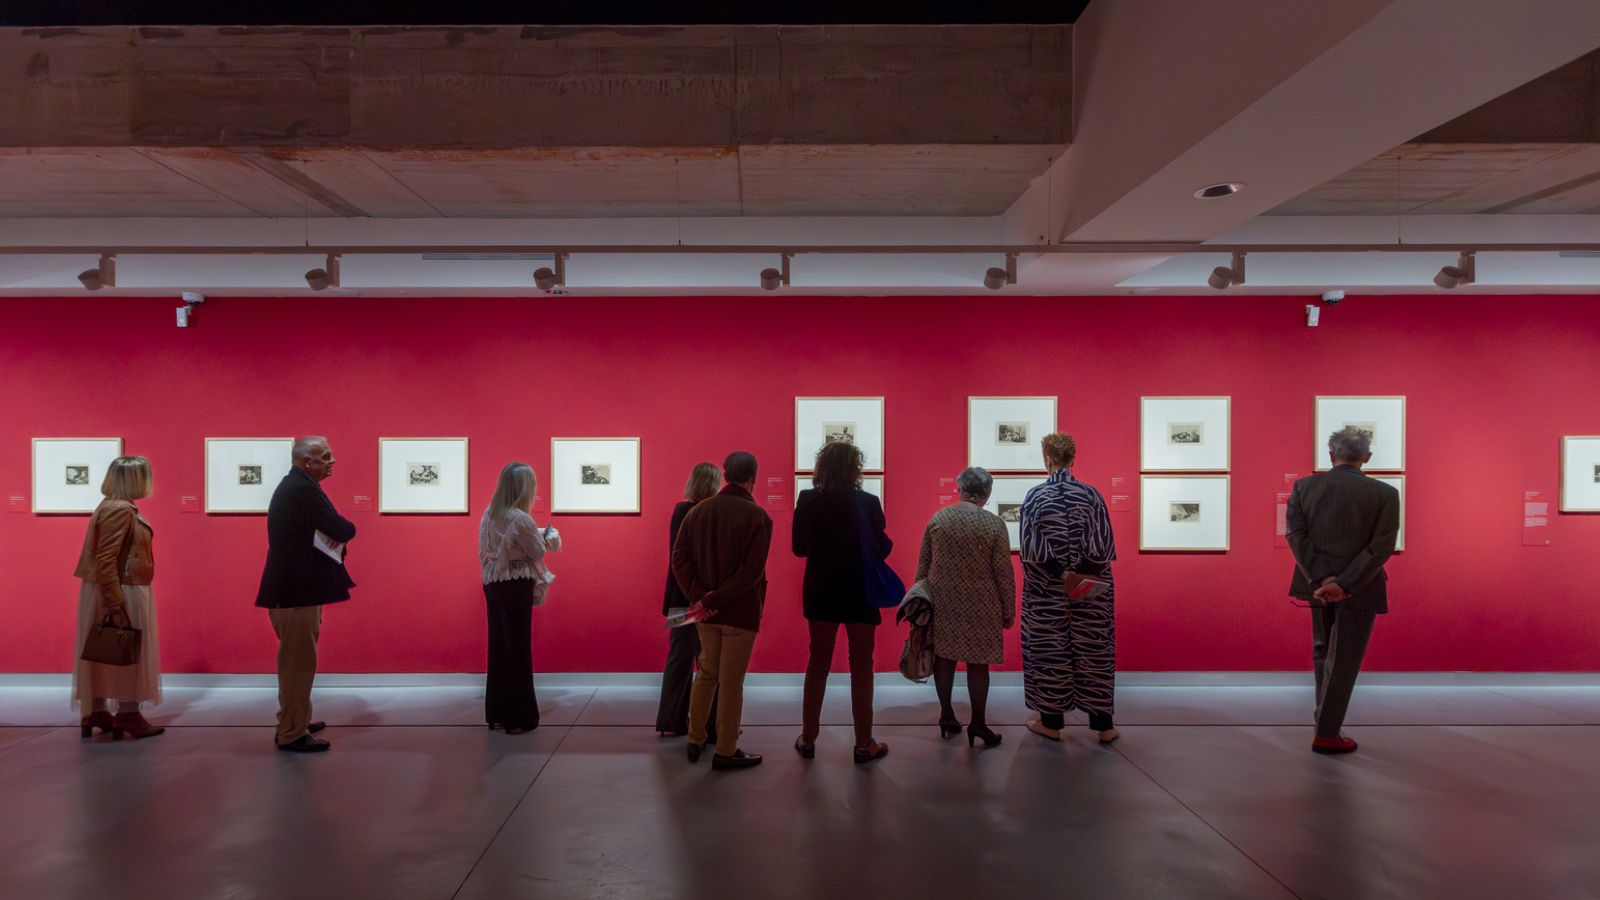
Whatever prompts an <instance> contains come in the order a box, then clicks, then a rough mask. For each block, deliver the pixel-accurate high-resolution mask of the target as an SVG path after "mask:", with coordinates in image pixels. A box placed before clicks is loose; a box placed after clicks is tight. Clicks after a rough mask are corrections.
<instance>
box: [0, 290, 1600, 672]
mask: <svg viewBox="0 0 1600 900" xmlns="http://www.w3.org/2000/svg"><path fill="white" fill-rule="evenodd" d="M1304 303H1305V299H1304V298H1302V297H1283V298H1262V297H1237V296H1232V297H1230V296H1204V297H1183V298H1151V297H1104V298H1029V297H1021V298H1014V297H982V298H971V297H966V298H798V297H783V296H773V297H761V298H716V299H661V298H652V299H636V298H605V297H585V296H570V297H561V298H555V297H536V298H531V299H438V300H428V299H412V298H406V299H369V298H322V297H319V298H316V299H300V298H296V299H230V298H215V299H213V300H212V301H210V302H208V303H207V304H206V305H205V307H204V308H203V309H201V310H200V311H199V315H198V316H197V317H196V323H195V326H194V327H192V328H189V329H187V330H180V329H178V328H175V327H173V315H172V309H173V307H174V306H175V305H176V303H175V301H174V300H173V299H171V298H159V299H126V298H102V297H89V296H85V297H71V298H48V299H37V300H33V299H0V404H3V405H0V498H4V499H5V500H6V501H8V502H7V505H8V507H9V508H8V509H7V510H5V511H0V571H3V572H4V573H5V577H6V581H7V597H8V600H7V614H6V627H5V628H4V629H3V630H0V671H7V672H54V671H63V670H65V669H66V668H67V667H68V665H69V661H70V659H71V658H72V656H73V647H72V644H73V634H74V615H75V612H74V610H75V604H76V587H77V585H76V582H75V581H74V580H73V578H72V569H73V564H74V562H75V561H76V557H77V553H78V549H79V546H80V543H81V541H82V538H83V532H84V527H85V524H86V521H87V520H86V518H85V517H83V516H36V515H33V514H31V513H29V512H27V508H28V504H27V500H26V498H27V496H28V493H29V490H30V487H29V485H30V480H29V468H30V451H29V439H30V437H33V436H41V437H45V436H49V437H58V436H118V435H120V436H122V437H123V438H125V442H126V448H127V451H128V452H131V453H142V454H145V455H147V456H149V457H150V458H151V460H152V461H153V463H154V466H155V473H156V494H155V495H154V496H153V497H151V498H150V499H149V500H147V501H144V502H143V503H142V504H141V509H142V510H143V511H144V512H145V514H146V516H147V517H148V518H149V519H150V520H151V522H152V523H153V524H154V527H155V533H156V543H155V547H156V555H157V579H156V596H157V599H158V604H159V615H160V621H161V630H162V653H163V667H164V669H165V670H166V671H168V672H264V671H270V670H271V668H272V660H273V657H272V654H273V648H274V643H273V640H272V635H271V632H270V629H269V627H268V625H267V621H266V615H265V614H264V613H262V612H261V611H260V610H258V609H255V608H254V607H253V606H252V602H253V600H254V596H255V588H256V583H257V579H258V577H259V575H260V570H261V563H262V559H263V557H264V554H265V522H264V518H263V517H261V516H208V515H204V514H191V513H188V512H185V511H182V510H181V509H180V502H179V497H180V496H185V495H187V496H201V495H202V494H203V487H204V486H203V476H202V459H203V438H205V437H207V436H212V437H229V436H232V437H258V436H276V435H291V434H294V433H298V432H308V431H311V432H320V433H323V434H326V435H328V436H329V437H330V438H331V441H332V444H333V446H334V449H335V451H336V453H337V454H338V457H339V460H340V463H339V467H338V471H337V473H336V474H335V476H334V477H333V479H332V480H330V481H328V482H327V483H326V484H325V487H326V488H327V489H328V491H329V493H330V495H331V496H332V497H333V500H334V502H335V503H336V504H337V505H338V506H339V507H340V508H341V509H342V510H344V511H345V512H346V513H347V514H348V515H349V516H350V517H351V518H352V519H354V520H355V521H356V523H357V526H358V528H359V529H360V534H359V535H358V537H357V539H356V541H355V542H354V543H353V545H352V549H351V557H350V568H351V570H352V572H353V574H354V576H355V578H356V580H357V581H358V582H359V583H360V587H359V588H357V590H356V592H355V598H354V599H353V600H352V601H351V602H349V603H345V604H340V605H338V606H335V607H330V609H329V613H328V620H327V625H326V627H325V630H324V642H323V657H322V669H323V670H324V671H328V672H457V671H468V672H472V671H482V669H483V658H484V616H483V608H482V603H483V601H482V594H481V592H480V588H479V586H478V584H477V581H476V576H477V570H476V559H475V552H476V551H475V544H476V533H477V521H478V516H479V515H480V514H481V513H482V510H483V508H484V506H485V505H486V503H487V499H488V496H489V493H490V491H491V489H492V487H493V484H494V479H495V476H496V474H497V472H498V471H499V468H500V466H501V465H502V464H503V463H505V462H506V461H507V460H510V459H521V460H525V461H527V462H530V463H532V464H533V466H534V467H535V469H537V470H538V471H539V472H541V473H544V472H546V471H547V470H548V467H549V459H550V438H551V437H552V436H603V435H620V436H631V435H637V436H639V437H641V438H642V439H643V443H642V448H643V467H644V468H643V485H644V487H643V512H642V513H641V514H640V515H625V516H617V515H611V516H571V515H567V516H557V517H555V523H556V524H557V525H558V526H559V527H560V528H561V530H562V532H563V534H564V535H565V537H566V543H567V548H566V550H565V551H564V552H563V553H561V554H560V555H559V556H558V557H555V558H554V560H553V563H552V567H553V568H554V569H555V570H556V571H557V572H558V573H559V575H560V580H559V581H558V582H557V585H556V587H555V589H554V592H553V595H552V597H551V600H550V602H549V603H548V604H547V605H546V606H545V607H543V608H541V609H540V610H538V612H537V613H536V615H535V618H534V622H535V624H534V659H535V665H536V667H537V668H538V669H540V670H543V671H649V670H653V669H657V668H658V667H659V665H660V663H661V660H662V658H663V655H664V652H665V643H666V638H665V635H664V633H663V631H662V628H661V620H660V616H659V611H660V601H661V588H662V584H663V580H664V577H665V574H664V573H665V565H666V528H667V518H668V515H669V513H670V511H671V508H672V504H673V503H674V502H675V501H676V499H677V497H678V494H679V492H680V490H681V489H682V485H683V481H684V477H685V475H686V474H687V472H688V470H689V468H690V466H692V465H693V464H694V463H695V462H698V461H700V460H702V459H709V460H713V461H717V462H720V461H721V458H722V457H723V455H724V454H726V453H727V452H728V451H729V450H731V449H735V448H745V449H749V450H751V451H753V452H755V453H756V455H757V456H758V457H759V458H760V459H761V461H762V463H763V466H764V473H763V474H775V473H783V474H790V473H789V472H788V467H789V466H790V465H791V458H792V452H793V451H792V449H791V448H792V441H793V431H794V397H795V396H797V395H801V396H806V395H811V396H816V395H824V396H826V395H882V396H884V397H885V398H886V425H887V438H886V451H887V460H886V465H885V469H886V475H885V493H886V498H887V504H886V506H887V514H888V521H889V531H890V534H891V536H892V537H893V538H894V539H895V541H896V542H897V547H896V549H895V552H894V556H893V558H892V560H891V561H892V562H893V563H894V565H895V566H896V568H897V569H899V570H900V571H901V572H902V573H903V574H905V575H906V576H908V577H909V576H910V575H911V574H912V570H913V567H914V566H915V563H916V551H917V544H918V540H919V538H920V535H921V532H922V527H923V525H924V524H925V523H926V521H927V519H928V516H929V515H930V514H932V513H933V511H934V510H935V509H936V507H937V505H938V502H939V493H940V485H939V479H940V477H941V476H946V477H947V476H951V475H954V474H955V473H956V472H957V471H959V470H960V469H961V468H962V467H963V466H964V465H965V463H966V460H965V458H964V457H965V432H966V398H967V396H968V395H1044V394H1054V395H1056V396H1058V397H1059V398H1060V417H1061V425H1062V427H1063V428H1065V429H1066V430H1068V431H1070V432H1072V433H1073V434H1075V435H1076V436H1077V437H1078V440H1079V447H1080V457H1079V458H1080V463H1079V466H1078V468H1077V472H1078V475H1079V476H1080V477H1081V478H1084V479H1086V480H1087V481H1089V482H1090V483H1092V484H1096V485H1098V486H1100V487H1101V489H1102V490H1103V491H1105V490H1106V489H1107V486H1108V485H1109V483H1110V480H1111V478H1112V477H1113V476H1126V477H1128V478H1129V479H1130V480H1131V481H1132V482H1133V483H1135V484H1136V483H1137V474H1138V444H1137V430H1138V425H1139V397H1140V396H1141V395H1185V394H1196V395H1218V394H1227V395H1231V396H1232V398H1233V471H1232V518H1233V522H1232V540H1231V548H1232V549H1230V550H1229V551H1228V552H1226V553H1214V554H1192V555H1189V554H1172V553H1165V554H1154V553H1150V554H1146V553H1140V552H1139V550H1138V546H1139V540H1138V523H1137V518H1136V513H1133V512H1126V513H1117V514H1115V516H1114V520H1115V521H1114V525H1115V528H1116V537H1117V542H1118V545H1119V547H1120V552H1121V558H1120V560H1119V562H1118V563H1117V566H1116V577H1117V580H1118V604H1117V619H1118V634H1117V640H1118V660H1119V665H1120V666H1121V667H1122V668H1124V669H1145V670H1151V669H1157V670H1191V669H1192V670H1242V669H1261V670H1272V669H1298V668H1304V667H1305V666H1306V665H1307V662H1308V655H1309V649H1308V637H1309V635H1308V632H1309V627H1308V626H1307V622H1306V613H1305V612H1304V611H1302V610H1297V609H1294V608H1291V607H1290V605H1289V604H1288V602H1287V601H1286V599H1285V597H1284V589H1285V587H1286V586H1287V584H1288V581H1289V573H1290V558H1289V553H1288V551H1287V550H1285V549H1281V548H1280V547H1278V546H1275V541H1274V527H1273V526H1274V500H1275V496H1274V495H1275V493H1276V492H1277V491H1279V490H1282V489H1283V488H1282V485H1283V483H1284V477H1285V475H1286V474H1290V473H1297V474H1304V473H1306V472H1308V471H1309V469H1310V466H1311V462H1312V457H1313V442H1314V435H1313V434H1312V428H1313V424H1312V398H1313V397H1314V396H1315V395H1317V394H1405V395H1406V396H1407V397H1408V403H1407V415H1408V422H1407V444H1408V447H1407V460H1406V461H1407V467H1408V471H1407V473H1406V474H1407V495H1408V497H1407V499H1408V511H1407V522H1406V529H1407V543H1408V547H1409V549H1408V550H1407V551H1406V552H1404V553H1402V554H1400V555H1399V556H1398V557H1397V558H1396V559H1395V560H1394V561H1393V562H1392V563H1391V565H1390V574H1391V578H1392V598H1393V599H1392V608H1393V610H1394V612H1393V614H1391V615H1390V616H1388V617H1387V618H1385V619H1384V620H1382V621H1381V623H1380V627H1379V629H1378V632H1377V634H1376V637H1375V638H1374V642H1373V645H1372V649H1371V652H1370V655H1369V657H1368V658H1369V667H1370V668H1373V669H1391V670H1517V671H1521V670H1593V669H1596V668H1600V614H1597V612H1596V601H1595V587H1594V585H1595V583H1596V575H1597V571H1600V554H1597V551H1600V517H1596V516H1583V515H1564V516H1557V517H1553V519H1552V522H1551V526H1550V528H1549V537H1550V539H1551V543H1550V545H1549V546H1539V547H1536V546H1524V544H1523V517H1522V512H1523V509H1522V504H1523V492H1524V491H1527V490H1538V491H1543V492H1545V495H1546V497H1547V498H1549V499H1551V500H1552V501H1553V500H1554V495H1555V491H1556V488H1557V479H1558V473H1557V461H1558V458H1559V446H1560V444H1559V440H1560V437H1561V435H1563V434H1600V392H1597V390H1596V386H1597V385H1600V341H1597V338H1600V302H1597V301H1596V299H1595V298H1593V297H1493V298H1466V297H1457V296H1448V297H1353V298H1351V299H1349V300H1346V301H1345V303H1344V304H1343V305H1341V306H1339V307H1337V308H1335V309H1331V310H1327V311H1326V312H1325V315H1324V316H1323V319H1322V322H1323V324H1322V326H1321V327H1319V328H1315V329H1312V328H1306V327H1305V326H1304V313H1303V306H1304ZM455 435H467V436H469V437H470V438H471V497H472V513H471V514H470V515H465V516H459V515H458V516H415V515H395V516H390V515H379V514H377V513H375V512H354V511H353V500H352V498H353V497H354V495H357V494H363V495H368V496H376V494H377V481H376V475H375V468H376V461H377V448H378V447H377V445H378V438H379V436H393V437H404V436H455ZM15 497H21V498H24V499H23V500H22V501H21V503H20V507H21V509H20V510H18V509H17V508H16V507H17V506H18V504H17V502H16V501H14V500H12V499H11V498H15ZM791 505H792V498H790V497H784V498H783V503H782V504H779V506H778V507H777V508H775V509H774V510H773V511H774V512H775V513H776V515H775V518H776V519H777V527H776V531H775V534H774V544H773V549H774V552H773V555H772V560H771V562H770V564H769V566H768V574H769V577H770V579H771V585H772V586H771V593H770V595H769V601H768V607H767V614H766V620H765V624H764V626H763V629H762V636H761V639H760V641H759V642H758V643H757V645H756V655H755V661H754V668H755V669H757V670H764V671H797V670H799V669H800V668H801V667H802V666H803V664H804V654H805V629H804V627H803V626H804V623H803V621H802V619H801V617H800V599H799V586H800V576H801V565H800V563H799V561H797V560H795V559H794V558H793V557H792V556H791V555H790V553H789V551H788V547H789V520H788V514H789V509H790V506H791ZM1552 508H1553V507H1552ZM541 518H548V517H547V516H542V517H541ZM901 637H902V634H901V633H899V632H897V631H896V630H895V629H892V628H884V629H882V630H881V632H880V641H879V651H878V666H879V668H880V669H885V670H887V669H890V668H892V666H893V664H894V661H895V659H896V657H897V653H898V648H899V641H900V638H901ZM1006 658H1007V664H1006V668H1013V669H1014V668H1016V667H1017V666H1018V664H1019V661H1020V654H1019V652H1018V649H1017V636H1016V632H1015V631H1013V632H1011V633H1010V635H1009V637H1008V647H1007V657H1006Z"/></svg>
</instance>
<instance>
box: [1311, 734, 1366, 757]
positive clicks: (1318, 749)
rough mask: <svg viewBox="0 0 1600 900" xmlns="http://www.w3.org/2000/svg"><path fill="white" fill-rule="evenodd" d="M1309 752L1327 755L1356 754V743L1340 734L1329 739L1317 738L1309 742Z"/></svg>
mask: <svg viewBox="0 0 1600 900" xmlns="http://www.w3.org/2000/svg"><path fill="white" fill-rule="evenodd" d="M1311 752H1312V753H1329V754H1333V753H1354V752H1356V742H1355V741H1352V740H1350V739H1349V738H1347V737H1345V736H1344V735H1342V734H1341V735H1339V736H1338V737H1331V738H1325V737H1319V738H1315V739H1313V740H1312V741H1311Z"/></svg>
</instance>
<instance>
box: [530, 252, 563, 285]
mask: <svg viewBox="0 0 1600 900" xmlns="http://www.w3.org/2000/svg"><path fill="white" fill-rule="evenodd" d="M533 286H534V287H536V288H538V289H539V290H541V291H546V292H549V293H554V292H555V290H556V288H561V287H566V286H567V255H566V254H565V253H557V254H555V268H554V269H552V268H550V267H549V266H540V267H539V268H537V269H534V270H533ZM563 293H564V292H563Z"/></svg>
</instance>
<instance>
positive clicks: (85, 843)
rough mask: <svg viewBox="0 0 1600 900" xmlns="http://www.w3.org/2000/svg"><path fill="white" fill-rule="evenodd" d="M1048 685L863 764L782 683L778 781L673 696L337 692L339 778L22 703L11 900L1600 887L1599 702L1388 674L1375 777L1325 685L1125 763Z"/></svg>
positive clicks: (244, 707) (237, 704) (255, 728)
mask: <svg viewBox="0 0 1600 900" xmlns="http://www.w3.org/2000/svg"><path fill="white" fill-rule="evenodd" d="M1020 694H1021V692H1020V690H1019V689H1018V688H1016V687H997V688H996V690H995V696H994V698H993V700H992V702H991V709H992V711H991V716H990V718H991V721H992V722H994V723H996V724H997V725H998V726H999V728H998V730H1000V731H1001V732H1002V733H1003V734H1004V735H1005V743H1004V744H1003V745H1002V746H1000V747H997V748H995V749H992V750H969V749H968V748H967V746H966V745H965V743H960V742H957V741H941V740H940V739H939V736H938V732H937V729H936V728H935V727H934V724H933V722H934V720H935V718H936V713H937V705H936V704H935V703H934V701H933V696H932V689H931V688H927V687H920V686H912V685H906V684H904V683H901V684H900V685H895V686H886V687H881V688H880V689H879V691H878V698H877V716H878V723H879V724H878V726H877V729H876V731H877V736H878V737H879V738H880V739H882V740H885V741H887V742H888V743H889V744H890V745H891V746H892V752H891V753H890V755H889V757H888V758H887V759H885V760H883V761H882V762H879V763H877V764H874V765H872V766H866V767H860V766H855V765H852V764H851V762H850V756H849V749H850V729H849V726H848V721H849V711H848V704H847V690H846V689H844V688H843V687H842V686H838V687H834V688H831V689H830V693H829V698H828V707H827V710H826V712H825V722H826V723H827V724H826V727H825V728H824V732H823V736H822V738H821V740H820V741H819V743H818V746H817V758H816V759H815V760H813V761H810V762H807V761H804V760H801V759H799V758H798V757H797V756H796V755H795V754H794V752H793V751H792V750H791V749H789V746H790V744H791V742H792V741H793V739H794V736H795V734H796V733H797V731H798V727H797V724H796V723H797V722H798V719H799V691H798V689H797V688H795V687H789V686H782V687H756V688H752V689H751V690H750V691H749V697H748V699H747V706H746V716H745V724H746V727H745V733H744V737H743V741H742V744H743V746H744V747H746V748H747V749H749V750H752V751H755V752H760V753H764V754H766V756H767V762H766V764H765V765H763V766H761V767H760V768H758V769H754V770H751V771H747V772H733V773H715V772H712V771H711V770H710V768H709V766H708V765H707V764H706V762H705V761H704V760H702V762H701V763H700V764H699V765H698V766H690V765H689V764H688V763H687V762H686V761H685V760H684V756H683V741H682V739H676V740H674V739H662V738H658V737H656V735H655V733H654V732H653V731H652V730H651V729H650V723H651V722H652V721H653V718H654V709H655V691H654V689H653V688H651V687H649V686H647V685H634V686H628V685H616V684H608V685H602V686H594V685H588V686H585V685H583V684H581V683H577V682H575V681H574V680H573V679H571V678H570V677H568V678H567V679H564V680H563V681H562V682H561V684H560V686H546V687H543V688H541V690H540V701H541V706H542V707H543V710H544V713H543V716H544V718H543V722H544V724H543V726H542V727H540V728H539V729H538V731H536V732H534V733H531V734H528V735H525V736H519V737H511V736H507V735H504V734H499V733H491V732H488V731H487V730H485V729H484V728H483V727H482V726H481V724H479V722H480V715H479V714H480V704H481V691H480V690H478V689H475V688H472V687H467V686H457V687H362V688H357V687H345V688H327V689H319V690H318V692H317V703H318V707H317V712H318V716H319V717H321V718H326V719H327V720H328V722H329V725H330V728H329V730H328V732H327V734H326V736H327V737H329V738H330V739H331V740H332V741H333V743H334V750H333V752H331V753H329V754H326V755H324V756H314V757H301V756H291V755H289V754H282V753H275V752H274V751H273V749H272V736H271V735H272V733H271V730H270V728H268V727H265V725H266V723H269V722H270V721H271V719H272V713H273V709H274V695H273V692H272V690H271V689H268V688H259V687H204V688H202V687H189V688H173V689H169V692H168V699H167V702H166V704H164V705H163V706H162V707H161V708H160V709H159V710H157V711H156V712H155V713H154V714H153V715H152V718H153V719H155V720H157V721H160V722H164V723H166V724H168V725H170V726H171V728H170V730H169V731H168V732H167V734H166V735H164V736H162V737H159V738H155V739H152V740H146V741H140V742H127V741H124V742H122V743H120V744H119V743H112V742H110V741H108V740H104V739H97V740H94V741H90V742H82V741H80V740H79V737H78V733H77V729H76V728H75V727H73V723H74V722H75V719H74V718H73V717H72V714H71V713H70V712H67V711H66V710H65V708H64V706H65V703H66V691H65V689H64V688H61V687H55V686H51V687H14V686H13V687H0V803H3V808H4V811H5V812H4V818H5V823H6V824H5V827H4V828H0V896H4V897H8V898H10V897H16V898H64V897H101V896H122V897H138V898H145V897H150V898H155V897H161V898H189V897H195V898H261V900H281V898H294V897H300V896H306V897H324V898H365V897H373V898H410V897H418V898H452V897H461V898H469V897H470V898H480V897H482V898H487V897H541V898H543V897H549V898H559V897H617V898H634V897H705V898H724V897H726V898H759V897H782V898H840V900H844V898H862V900H877V898H884V900H890V898H899V897H919V898H924V897H934V898H942V897H1019V896H1037V897H1073V896H1122V897H1127V896H1132V897H1329V898H1350V897H1404V898H1433V897H1452V898H1455V897H1463V898H1466V897H1538V898H1554V897H1596V896H1600V852H1597V851H1596V847H1597V846H1600V766H1596V765H1595V761H1596V760H1597V759H1600V686H1596V685H1588V686H1583V685H1575V686H1550V685H1528V684H1526V683H1508V685H1496V684H1481V685H1473V686H1427V687H1424V686H1406V685H1396V684H1386V685H1364V686H1362V687H1361V688H1358V690H1357V697H1356V702H1355V704H1354V706H1353V708H1352V710H1351V715H1350V725H1349V727H1348V729H1347V733H1348V734H1350V735H1351V736H1353V737H1355V738H1357V739H1358V740H1360V741H1361V742H1362V749H1361V752H1360V753H1358V754H1356V755H1354V756H1351V757H1344V758H1327V757H1320V756H1315V755H1313V754H1311V753H1310V752H1308V749H1307V748H1308V744H1309V742H1310V740H1311V729H1310V728H1309V727H1308V725H1307V719H1308V717H1309V706H1310V702H1311V697H1310V689H1309V688H1308V687H1303V686H1272V685H1262V686H1245V687H1241V686H1226V687H1184V686H1177V687H1173V686H1126V687H1124V688H1122V689H1121V690H1120V691H1119V694H1118V705H1119V715H1118V721H1119V724H1120V725H1121V727H1122V729H1123V735H1124V736H1123V739H1122V740H1121V741H1119V742H1117V743H1116V744H1115V745H1112V746H1110V747H1102V746H1099V745H1097V744H1096V743H1094V742H1093V741H1092V736H1091V734H1090V732H1088V730H1087V729H1085V728H1082V727H1077V728H1073V729H1070V730H1069V732H1068V735H1067V740H1065V741H1064V742H1062V743H1060V744H1055V743H1050V742H1047V741H1044V740H1042V739H1040V738H1038V737H1036V736H1034V735H1031V734H1029V733H1028V732H1027V731H1026V730H1025V729H1023V728H1022V727H1021V724H1022V722H1023V721H1024V720H1025V716H1026V714H1025V710H1024V708H1023V706H1022V702H1021V696H1020ZM961 711H962V713H963V715H964V714H965V707H964V706H962V707H961Z"/></svg>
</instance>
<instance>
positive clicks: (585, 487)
mask: <svg viewBox="0 0 1600 900" xmlns="http://www.w3.org/2000/svg"><path fill="white" fill-rule="evenodd" d="M550 511H551V512H552V513H636V512H638V511H639V439H638V438H636V437H615V438H552V439H551V441H550Z"/></svg>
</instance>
